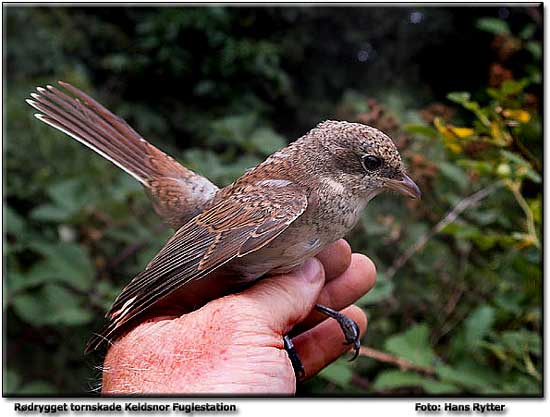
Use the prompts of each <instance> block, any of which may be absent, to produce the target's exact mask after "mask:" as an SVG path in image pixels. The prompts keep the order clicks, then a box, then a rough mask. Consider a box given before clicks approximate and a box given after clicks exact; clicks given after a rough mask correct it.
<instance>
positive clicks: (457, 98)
mask: <svg viewBox="0 0 550 417" xmlns="http://www.w3.org/2000/svg"><path fill="white" fill-rule="evenodd" d="M447 98H448V99H449V100H451V101H454V102H455V103H458V104H464V103H466V102H468V101H470V93H467V92H462V91H461V92H454V93H449V94H447Z"/></svg>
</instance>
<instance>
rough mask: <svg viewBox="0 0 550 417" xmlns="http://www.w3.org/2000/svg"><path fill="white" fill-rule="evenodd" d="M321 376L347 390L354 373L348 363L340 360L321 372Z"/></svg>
mask: <svg viewBox="0 0 550 417" xmlns="http://www.w3.org/2000/svg"><path fill="white" fill-rule="evenodd" d="M319 376H321V377H322V378H324V379H326V380H328V381H330V382H332V383H334V384H336V385H339V386H341V387H343V388H346V387H348V386H349V385H350V384H351V378H352V376H353V372H352V370H351V368H350V365H349V364H348V363H346V362H344V361H343V360H339V361H336V362H334V363H332V364H331V365H329V366H327V367H326V368H325V369H323V370H322V371H321V372H319Z"/></svg>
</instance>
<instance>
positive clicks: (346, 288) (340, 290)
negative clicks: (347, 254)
mask: <svg viewBox="0 0 550 417" xmlns="http://www.w3.org/2000/svg"><path fill="white" fill-rule="evenodd" d="M375 281H376V267H375V266H374V263H373V262H372V261H371V260H370V259H369V258H367V257H366V256H365V255H362V254H359V253H354V254H353V255H351V263H350V265H349V267H348V269H347V270H346V271H345V272H344V273H343V274H341V275H340V276H338V277H337V278H334V279H333V280H332V281H330V282H328V283H327V284H326V285H325V287H324V288H323V290H322V291H321V294H320V295H319V298H318V300H317V303H318V304H321V305H325V306H327V307H331V308H333V309H335V310H341V309H343V308H345V307H347V306H349V305H350V304H352V303H354V302H355V301H357V300H358V299H359V298H361V297H362V296H363V295H364V294H366V293H367V292H368V291H370V289H371V288H372V287H373V286H374V283H375ZM325 318H326V317H325V316H324V315H322V314H320V313H319V312H317V311H314V312H312V313H311V314H310V315H309V316H308V317H307V318H306V319H305V320H304V321H303V322H302V323H301V324H300V329H301V330H303V329H307V328H311V327H313V326H315V325H316V324H317V323H319V322H321V321H322V320H324V319H325Z"/></svg>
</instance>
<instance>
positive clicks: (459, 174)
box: [439, 162, 470, 190]
mask: <svg viewBox="0 0 550 417" xmlns="http://www.w3.org/2000/svg"><path fill="white" fill-rule="evenodd" d="M439 170H440V172H441V174H442V175H443V176H444V177H445V178H448V179H450V180H451V181H453V182H454V183H455V184H456V185H458V187H459V188H460V189H461V190H465V189H466V188H467V187H468V185H469V184H470V180H469V178H468V174H467V173H466V171H465V170H463V169H462V168H461V167H459V166H458V165H456V164H451V163H449V162H440V163H439Z"/></svg>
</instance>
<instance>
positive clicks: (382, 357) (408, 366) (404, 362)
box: [359, 346, 435, 375]
mask: <svg viewBox="0 0 550 417" xmlns="http://www.w3.org/2000/svg"><path fill="white" fill-rule="evenodd" d="M359 355H361V356H366V357H368V358H372V359H375V360H377V361H380V362H385V363H391V364H393V365H396V366H398V367H399V369H401V370H402V371H415V372H420V373H423V374H427V375H435V369H434V368H432V367H430V366H420V365H415V364H414V363H412V362H411V361H409V360H408V359H405V358H400V357H398V356H394V355H390V354H389V353H385V352H382V351H380V350H376V349H373V348H370V347H367V346H361V348H360V349H359Z"/></svg>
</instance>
